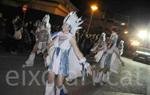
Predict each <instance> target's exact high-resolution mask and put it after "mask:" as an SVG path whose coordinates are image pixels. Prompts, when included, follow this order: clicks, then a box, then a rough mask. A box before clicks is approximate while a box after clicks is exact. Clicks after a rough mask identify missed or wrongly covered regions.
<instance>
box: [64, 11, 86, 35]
mask: <svg viewBox="0 0 150 95" xmlns="http://www.w3.org/2000/svg"><path fill="white" fill-rule="evenodd" d="M63 23H66V24H68V25H70V27H71V31H70V32H71V33H72V34H73V35H75V33H76V32H77V30H79V29H81V28H82V27H80V25H81V24H82V23H83V21H82V19H81V17H80V18H78V16H77V14H76V12H74V11H72V12H70V13H69V14H68V15H67V16H66V17H65V19H64V21H63Z"/></svg>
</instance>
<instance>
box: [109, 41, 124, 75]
mask: <svg viewBox="0 0 150 95" xmlns="http://www.w3.org/2000/svg"><path fill="white" fill-rule="evenodd" d="M123 50H124V41H123V40H121V41H120V43H119V45H118V47H116V48H115V49H114V52H113V55H112V59H111V65H110V71H111V72H112V73H116V74H118V71H119V68H120V65H122V66H124V62H123V61H122V60H121V55H122V54H123Z"/></svg>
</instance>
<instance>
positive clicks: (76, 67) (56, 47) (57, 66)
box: [45, 12, 86, 95]
mask: <svg viewBox="0 0 150 95" xmlns="http://www.w3.org/2000/svg"><path fill="white" fill-rule="evenodd" d="M82 23H83V21H82V20H81V18H78V17H77V14H76V12H70V13H69V14H68V15H67V16H66V17H65V19H64V24H68V25H69V26H70V27H71V29H70V32H69V33H67V34H65V36H64V35H63V34H64V33H63V32H58V33H57V34H55V35H54V36H53V37H52V39H53V38H54V40H53V44H52V47H51V48H50V49H49V50H48V51H49V52H48V53H49V54H48V56H47V58H46V59H47V60H46V63H47V64H48V71H49V72H53V73H54V74H55V75H61V76H64V77H65V78H67V79H68V80H70V79H75V78H77V77H81V76H82V74H81V70H82V65H81V63H85V61H86V60H85V58H81V59H80V60H79V58H77V55H76V54H75V52H74V50H73V47H72V45H71V42H70V41H71V39H72V38H73V37H75V33H76V32H77V30H79V29H81V27H79V25H81V24H82ZM50 50H53V51H50ZM50 59H51V60H50ZM84 65H85V64H84ZM53 84H54V83H53ZM53 89H54V85H51V86H48V83H47V85H46V90H45V95H52V94H50V93H52V92H53V91H54V90H53ZM57 91H60V89H58V88H56V92H57Z"/></svg>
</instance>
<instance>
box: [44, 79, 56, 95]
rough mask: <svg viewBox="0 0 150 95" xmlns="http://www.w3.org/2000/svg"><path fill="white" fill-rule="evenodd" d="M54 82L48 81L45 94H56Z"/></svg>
mask: <svg viewBox="0 0 150 95" xmlns="http://www.w3.org/2000/svg"><path fill="white" fill-rule="evenodd" d="M54 90H55V89H54V82H53V83H51V84H49V83H48V82H46V88H45V94H44V95H55V94H54V93H55V91H54Z"/></svg>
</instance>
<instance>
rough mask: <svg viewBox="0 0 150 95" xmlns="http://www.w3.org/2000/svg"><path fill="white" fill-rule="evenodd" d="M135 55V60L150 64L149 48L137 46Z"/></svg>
mask: <svg viewBox="0 0 150 95" xmlns="http://www.w3.org/2000/svg"><path fill="white" fill-rule="evenodd" d="M133 56H134V57H133V60H135V61H141V62H143V63H147V64H150V49H149V48H144V47H139V48H137V50H136V51H135V53H134V55H133Z"/></svg>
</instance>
